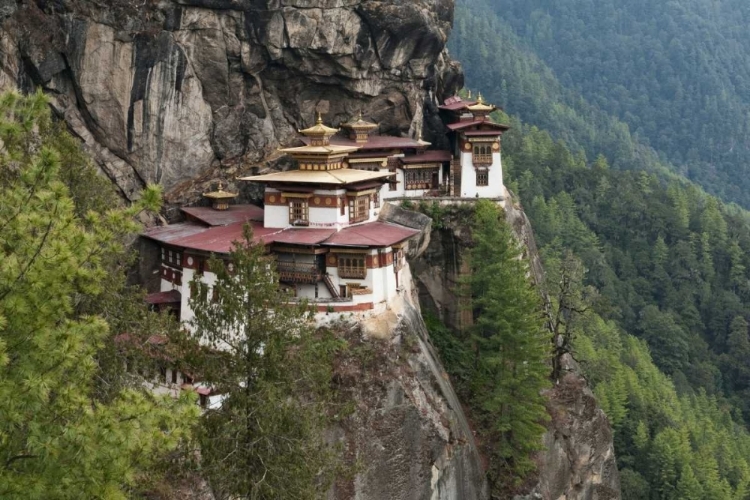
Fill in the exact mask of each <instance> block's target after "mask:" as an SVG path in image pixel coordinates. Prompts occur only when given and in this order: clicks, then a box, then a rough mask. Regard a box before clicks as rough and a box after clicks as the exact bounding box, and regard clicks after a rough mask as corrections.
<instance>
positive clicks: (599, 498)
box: [410, 193, 620, 500]
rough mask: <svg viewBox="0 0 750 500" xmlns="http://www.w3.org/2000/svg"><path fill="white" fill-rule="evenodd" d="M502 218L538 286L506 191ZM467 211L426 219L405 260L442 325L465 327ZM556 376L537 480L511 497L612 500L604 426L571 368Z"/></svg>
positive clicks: (608, 432)
mask: <svg viewBox="0 0 750 500" xmlns="http://www.w3.org/2000/svg"><path fill="white" fill-rule="evenodd" d="M505 200H506V202H505V207H504V208H505V217H506V221H507V222H508V224H510V226H511V227H512V228H513V232H514V234H515V236H516V238H517V239H518V241H519V243H520V244H521V250H522V252H523V256H524V258H525V259H527V260H528V262H529V264H530V270H531V275H532V278H533V279H534V280H535V282H536V283H537V284H539V285H541V284H542V283H543V281H544V269H543V267H542V263H541V260H540V259H539V254H538V252H537V248H536V242H535V240H534V233H533V230H532V228H531V224H530V222H529V220H528V218H527V217H526V214H525V213H524V212H523V209H522V208H521V206H520V204H518V203H517V201H516V199H515V197H514V196H512V194H511V193H507V194H506V196H505ZM470 216H471V213H470V212H468V211H467V210H466V208H465V207H464V208H461V207H452V208H451V209H447V210H446V211H445V213H444V215H443V219H442V220H441V221H440V224H435V223H434V222H433V231H432V234H431V236H430V242H429V245H428V246H427V248H426V249H425V251H424V252H423V253H422V255H421V256H420V257H419V258H417V259H414V260H412V261H411V262H410V265H411V268H412V274H413V276H414V278H415V281H416V286H417V289H418V295H419V301H420V304H421V306H422V308H423V309H427V310H429V311H431V312H432V313H434V314H436V315H437V316H438V317H439V318H440V319H441V320H442V321H443V323H445V324H446V325H447V326H448V327H449V328H451V329H453V330H460V329H462V328H464V327H465V326H466V321H467V318H466V317H465V316H466V314H467V312H466V311H465V310H464V309H463V308H462V307H461V305H462V302H461V300H460V297H458V296H457V295H456V290H457V286H458V283H459V280H460V278H461V276H462V275H463V274H464V272H465V271H466V268H465V267H464V265H463V260H462V255H463V253H464V252H466V251H467V249H468V247H469V246H470V245H471V231H470V228H469V227H470V226H469V225H470V222H471V221H470ZM562 365H563V370H562V372H563V373H564V375H563V376H562V377H561V379H560V380H559V381H557V383H556V384H555V385H554V387H553V388H552V389H550V390H549V391H547V393H546V397H547V409H548V412H549V414H550V417H551V419H550V423H549V425H548V428H547V432H546V433H545V435H544V438H543V439H544V448H545V450H544V451H543V452H540V453H539V454H538V456H537V457H536V460H537V463H538V464H539V468H538V481H537V484H535V485H532V487H531V491H530V493H529V494H528V495H526V496H523V497H517V498H516V499H515V500H616V499H619V498H620V482H619V473H618V471H617V463H616V459H615V452H614V444H613V437H612V428H611V426H610V424H609V420H608V419H607V417H606V415H605V414H604V412H603V411H602V410H601V408H599V406H598V405H597V402H596V398H595V397H594V394H593V393H592V391H591V389H590V388H589V387H588V383H587V382H586V380H585V378H584V377H583V375H582V374H581V371H580V369H579V367H578V366H577V365H576V363H575V362H574V361H573V360H572V358H570V356H567V355H566V356H564V359H563V360H562Z"/></svg>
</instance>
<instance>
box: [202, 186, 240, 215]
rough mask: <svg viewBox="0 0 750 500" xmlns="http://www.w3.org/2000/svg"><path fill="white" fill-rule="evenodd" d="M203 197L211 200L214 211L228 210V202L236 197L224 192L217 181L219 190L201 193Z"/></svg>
mask: <svg viewBox="0 0 750 500" xmlns="http://www.w3.org/2000/svg"><path fill="white" fill-rule="evenodd" d="M203 197H204V198H208V199H209V200H211V206H212V207H213V209H214V210H229V202H230V201H231V200H233V199H234V198H236V197H237V193H230V192H228V191H224V184H223V183H222V182H221V181H219V188H218V189H217V190H216V191H211V192H210V193H203Z"/></svg>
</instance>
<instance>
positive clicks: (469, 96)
mask: <svg viewBox="0 0 750 500" xmlns="http://www.w3.org/2000/svg"><path fill="white" fill-rule="evenodd" d="M467 97H468V98H469V99H471V90H469V95H468V96H467Z"/></svg>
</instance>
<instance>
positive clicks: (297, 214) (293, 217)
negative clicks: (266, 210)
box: [289, 198, 310, 226]
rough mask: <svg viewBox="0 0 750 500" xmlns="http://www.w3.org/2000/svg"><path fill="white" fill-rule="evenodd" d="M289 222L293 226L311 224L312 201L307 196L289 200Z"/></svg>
mask: <svg viewBox="0 0 750 500" xmlns="http://www.w3.org/2000/svg"><path fill="white" fill-rule="evenodd" d="M289 223H290V224H291V225H293V226H309V225H310V202H309V201H308V200H307V199H306V198H291V199H290V200H289Z"/></svg>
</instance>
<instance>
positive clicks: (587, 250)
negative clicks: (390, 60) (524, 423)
mask: <svg viewBox="0 0 750 500" xmlns="http://www.w3.org/2000/svg"><path fill="white" fill-rule="evenodd" d="M548 4H549V5H548ZM747 12H748V8H747V7H745V6H743V5H739V4H738V2H725V3H723V4H719V3H715V2H714V3H710V4H709V2H703V1H701V0H695V1H692V0H691V1H689V2H680V3H679V4H677V3H675V2H669V3H666V2H658V3H657V4H654V5H652V4H646V3H643V2H638V1H630V2H627V3H626V4H624V5H619V4H614V3H613V2H608V1H605V2H601V3H597V4H596V5H594V4H593V3H591V2H579V1H576V0H563V1H561V2H555V3H554V5H552V3H551V2H541V1H538V0H532V1H530V2H525V3H524V2H511V1H509V0H508V1H506V0H500V1H498V2H488V1H484V0H463V1H461V2H459V5H458V9H457V17H456V29H455V32H454V35H453V38H452V41H451V44H452V50H453V54H454V56H457V58H458V59H460V60H461V61H462V63H463V64H464V68H465V70H466V80H467V85H468V87H469V88H472V89H481V90H482V91H483V92H484V93H485V96H486V97H487V98H488V100H490V101H494V102H495V103H497V104H500V105H502V106H503V107H504V108H505V110H506V111H508V113H509V114H510V115H512V117H511V116H504V117H498V119H500V120H505V121H510V122H511V123H512V125H513V128H512V129H511V131H510V132H509V133H507V134H506V135H505V137H504V139H503V151H504V165H505V169H506V177H507V178H508V184H509V186H510V187H511V189H512V190H513V191H515V192H516V193H517V194H518V195H519V196H520V198H521V201H522V203H523V205H524V208H525V210H526V212H527V214H528V216H529V218H530V219H531V221H532V224H533V227H534V229H535V232H536V236H537V240H538V244H539V247H540V250H541V253H542V257H543V260H544V265H545V269H546V272H547V278H548V287H549V290H548V291H549V293H550V295H551V297H552V320H553V324H554V325H555V326H556V331H557V332H558V333H560V334H562V336H563V338H565V339H566V342H567V343H566V344H565V345H564V346H563V347H562V350H566V349H567V348H568V347H569V348H570V349H571V350H572V352H573V355H574V356H575V357H576V358H577V359H578V360H579V361H580V362H581V365H582V367H583V370H584V372H585V373H586V374H587V376H588V377H589V380H590V382H591V384H592V385H593V386H594V388H595V392H596V394H597V397H598V399H599V402H600V404H601V405H602V407H603V408H604V409H605V411H606V412H607V414H608V416H609V418H610V420H611V422H612V425H613V427H614V429H615V449H616V453H617V457H618V465H619V467H620V469H621V482H622V489H623V498H625V499H675V500H676V499H734V498H745V497H746V496H747V494H748V487H749V486H750V461H748V459H747V457H748V456H750V434H749V433H748V430H747V428H748V422H750V406H748V404H747V401H748V396H750V372H749V371H748V368H747V367H748V366H750V340H749V337H748V318H750V272H749V271H750V259H748V256H749V255H750V213H748V212H747V211H745V210H743V209H740V208H738V207H737V206H733V205H731V204H728V203H726V201H727V200H729V201H737V202H739V203H741V204H743V205H745V206H748V205H750V204H749V203H748V201H750V177H749V176H748V175H747V173H745V170H744V169H746V168H747V167H746V165H747V163H748V162H747V156H750V155H748V151H750V149H748V144H747V141H746V131H747V116H748V113H747V110H746V108H747V102H750V98H748V93H747V92H746V90H745V89H744V87H743V85H744V83H743V82H748V81H750V80H748V78H747V75H744V74H743V72H748V71H750V64H748V63H750V61H746V60H745V57H744V52H745V51H744V50H743V47H744V46H745V44H750V38H748V37H747V35H745V34H744V33H739V32H738V28H737V27H738V26H743V25H744V22H743V21H742V20H743V19H745V17H746V16H747ZM527 124H532V125H536V126H538V127H539V128H535V127H532V126H531V125H527ZM540 128H541V129H543V130H540ZM599 155H603V156H599ZM680 174H685V175H686V176H687V177H688V178H690V179H691V180H694V181H696V182H697V183H700V184H701V185H702V187H703V188H705V189H706V190H707V191H709V192H711V193H714V194H716V195H717V197H713V196H709V195H706V194H705V192H704V191H703V190H702V189H701V187H698V186H697V185H696V184H693V183H691V182H688V181H686V180H685V178H683V177H682V176H681V175H680ZM722 198H723V200H724V201H722ZM563 285H564V286H563Z"/></svg>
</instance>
